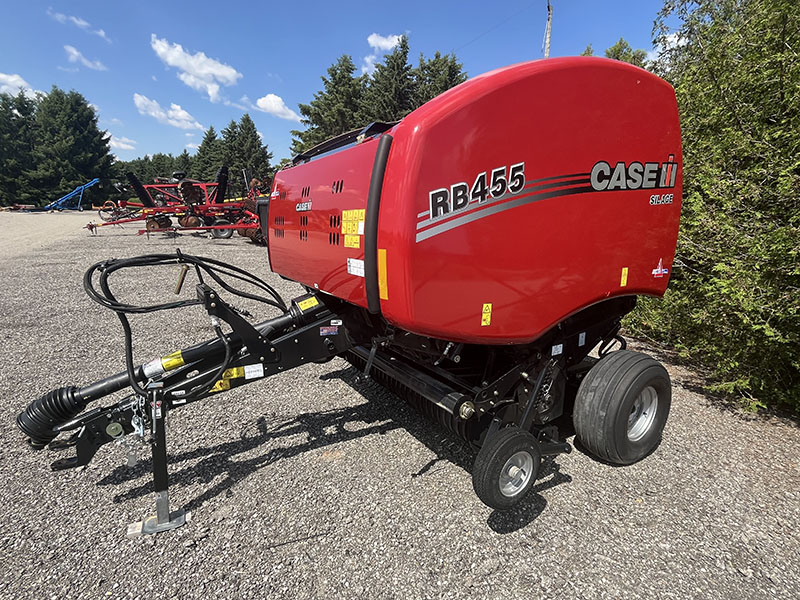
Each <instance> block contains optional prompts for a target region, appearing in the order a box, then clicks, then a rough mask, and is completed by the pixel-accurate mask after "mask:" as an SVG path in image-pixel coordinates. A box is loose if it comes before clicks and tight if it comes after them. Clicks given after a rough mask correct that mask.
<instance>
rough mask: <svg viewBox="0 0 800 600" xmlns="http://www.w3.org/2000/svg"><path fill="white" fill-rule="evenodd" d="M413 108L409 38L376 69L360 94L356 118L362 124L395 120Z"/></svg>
mask: <svg viewBox="0 0 800 600" xmlns="http://www.w3.org/2000/svg"><path fill="white" fill-rule="evenodd" d="M415 105H416V84H415V81H414V69H413V68H412V67H411V65H410V64H409V63H408V38H407V37H406V36H403V37H402V38H400V43H398V45H397V46H395V48H394V50H392V52H390V53H389V54H387V55H386V56H385V57H384V59H383V62H381V63H379V64H378V65H377V66H376V67H375V72H374V73H373V74H372V77H371V79H370V80H369V84H368V86H367V90H366V92H365V93H364V94H363V100H362V103H361V110H360V111H359V116H360V120H361V121H362V122H364V123H370V122H373V121H384V122H391V121H397V120H398V119H402V118H403V117H405V116H406V115H407V114H408V113H410V112H411V111H412V110H414V108H415Z"/></svg>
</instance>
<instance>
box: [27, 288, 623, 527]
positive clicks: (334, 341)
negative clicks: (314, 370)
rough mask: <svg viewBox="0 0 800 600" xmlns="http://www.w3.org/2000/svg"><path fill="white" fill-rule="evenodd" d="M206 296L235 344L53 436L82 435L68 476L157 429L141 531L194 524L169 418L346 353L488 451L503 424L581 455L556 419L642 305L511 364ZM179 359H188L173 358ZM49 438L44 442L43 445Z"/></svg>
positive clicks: (161, 366) (328, 303) (174, 363)
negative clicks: (468, 363) (173, 491)
mask: <svg viewBox="0 0 800 600" xmlns="http://www.w3.org/2000/svg"><path fill="white" fill-rule="evenodd" d="M196 291H197V297H198V300H199V301H200V303H201V304H202V305H203V307H204V308H205V310H206V312H207V313H208V315H209V317H210V318H211V319H212V323H215V322H218V321H224V322H225V323H227V324H228V325H229V326H230V328H231V332H230V333H228V334H224V339H215V340H211V341H207V342H204V343H201V344H197V345H195V346H192V347H189V348H186V349H184V350H182V351H180V353H173V354H172V355H168V356H167V357H163V358H162V359H160V360H157V361H152V362H150V363H146V364H144V365H141V366H139V367H137V368H135V369H133V371H132V373H133V376H134V377H135V379H136V381H137V383H138V384H139V385H140V386H144V388H145V389H146V395H141V394H140V395H137V394H134V395H131V396H128V397H126V398H124V399H123V400H122V401H120V402H118V403H116V404H113V405H110V406H105V407H98V408H94V409H91V410H88V411H87V412H84V413H83V414H81V415H79V416H77V417H75V418H71V419H69V420H67V421H66V422H62V423H59V424H56V426H55V427H54V434H53V436H50V439H51V440H52V438H53V437H54V436H55V435H56V434H57V433H63V432H70V431H71V432H74V433H73V434H72V436H71V437H70V438H68V439H66V440H63V441H62V440H53V441H50V443H49V448H50V449H51V450H65V449H68V448H72V447H75V449H76V450H75V456H73V457H70V458H66V459H60V460H57V461H55V462H54V463H53V464H52V468H53V470H64V469H69V468H74V467H79V466H82V465H86V464H88V463H89V462H90V461H91V459H92V458H93V457H94V455H95V454H96V452H97V450H98V449H99V448H100V446H102V445H104V444H106V443H109V442H112V441H115V440H118V439H119V438H121V437H122V436H124V435H127V434H131V433H134V432H136V433H139V434H140V435H143V434H144V433H145V431H146V430H148V429H149V430H150V432H151V445H152V453H153V482H154V489H155V492H156V515H155V516H154V517H151V518H150V519H147V520H145V521H142V522H141V523H140V524H139V525H140V527H139V528H138V529H137V532H138V533H139V534H141V533H156V532H159V531H164V530H167V529H170V528H173V527H177V526H179V525H180V524H182V522H183V518H184V517H183V515H182V514H181V513H180V511H176V512H175V513H170V511H169V499H168V487H169V480H168V473H167V453H166V435H165V429H164V421H165V418H166V414H167V412H169V411H171V410H175V409H176V408H179V407H180V406H183V405H187V404H190V403H193V402H196V401H199V400H202V399H204V398H207V397H209V396H211V395H214V394H217V393H220V392H222V391H226V390H229V389H233V388H236V387H240V386H242V385H246V384H248V383H252V382H254V381H258V380H260V379H263V378H266V377H269V376H270V375H274V374H276V373H280V372H283V371H286V370H289V369H292V368H294V367H297V366H299V365H302V364H305V363H308V362H321V361H324V360H327V359H330V358H332V357H334V356H337V355H346V357H347V358H348V360H350V361H351V362H353V363H354V364H356V365H357V366H359V367H360V368H362V369H363V370H364V372H365V374H366V375H367V376H374V377H376V378H377V379H378V380H379V381H381V382H382V383H388V384H389V386H390V387H391V388H392V389H393V390H395V391H400V392H408V393H410V394H411V396H412V397H413V398H411V399H409V398H407V399H409V401H410V402H411V403H412V404H414V403H415V402H416V403H417V405H418V406H420V407H421V408H422V411H423V412H427V413H428V414H429V415H430V416H434V417H435V419H436V420H438V421H439V422H440V423H441V424H443V425H445V426H446V427H448V428H449V429H451V430H452V431H453V432H455V433H457V434H458V435H460V436H462V437H464V438H466V439H467V440H468V441H470V442H471V443H473V444H474V445H476V446H480V445H481V444H482V443H483V442H484V440H485V439H487V438H488V437H491V436H492V435H493V433H494V432H496V431H497V430H499V429H500V428H502V427H505V426H508V425H515V426H518V427H520V428H522V429H524V430H527V431H531V432H532V433H533V434H534V436H535V437H536V439H537V441H538V444H539V450H540V453H541V454H542V455H553V454H558V453H564V452H569V451H570V450H571V447H570V446H569V444H567V443H565V442H562V441H560V439H559V432H558V429H557V428H556V427H555V426H554V425H553V423H552V422H553V421H554V420H555V419H556V418H558V417H559V416H560V415H561V414H562V413H563V411H564V402H565V395H566V391H565V390H566V388H567V385H568V384H570V385H575V382H576V381H578V380H579V379H580V378H581V377H582V376H583V374H585V373H586V372H587V371H588V369H589V368H590V367H591V364H592V360H591V359H587V355H588V353H589V351H590V350H591V349H592V348H594V347H596V346H597V345H598V344H600V345H601V348H606V349H607V348H608V347H609V345H610V344H612V343H613V342H614V340H617V339H620V338H619V336H618V332H619V328H620V321H621V319H622V317H623V316H624V315H625V314H626V313H627V312H629V311H630V310H632V309H633V307H634V306H635V298H634V297H629V298H616V299H612V300H607V301H605V302H601V303H599V304H597V305H595V306H593V307H589V308H588V309H585V310H583V311H581V312H579V313H577V314H576V315H573V316H572V317H570V318H568V319H566V320H564V321H562V322H561V323H559V324H558V325H557V326H556V327H554V328H553V329H552V330H551V331H549V332H548V333H546V334H545V335H543V336H541V337H540V338H539V339H538V340H537V341H536V342H534V343H533V344H529V345H525V346H520V347H518V348H515V349H512V350H511V352H512V358H508V357H506V358H505V359H504V360H505V361H506V362H505V363H504V362H503V360H500V359H497V357H496V356H495V354H494V352H495V349H494V348H492V347H486V346H472V347H470V346H468V345H465V344H456V343H454V342H445V341H442V340H429V339H428V338H419V337H418V336H414V335H413V334H410V333H408V332H403V331H396V330H393V329H392V328H391V327H390V326H389V325H388V324H387V323H386V322H385V321H383V320H382V319H381V318H380V317H378V316H375V315H371V314H370V313H369V312H368V311H366V310H364V309H360V308H357V307H355V306H352V305H350V304H346V303H342V302H340V301H338V300H336V299H335V298H331V297H328V296H324V295H319V294H312V293H309V294H306V295H304V296H301V297H299V298H296V299H295V300H294V301H292V303H291V306H290V307H289V310H288V311H287V312H286V313H285V314H283V315H281V316H279V317H276V318H274V319H270V320H268V321H264V322H262V323H260V324H258V325H252V324H250V323H249V322H248V321H247V320H246V319H244V318H243V317H242V316H241V314H240V313H239V311H237V310H236V309H234V308H232V307H231V306H230V305H228V304H227V303H226V302H224V301H223V300H222V299H221V298H220V297H219V295H218V294H217V293H216V292H215V291H214V290H213V289H212V288H211V287H209V286H208V285H206V284H204V283H200V284H198V285H197V286H196ZM221 335H222V334H221ZM434 348H438V349H441V348H443V350H438V349H437V350H434ZM421 350H425V351H426V352H427V353H428V355H427V358H428V360H421V359H420V351H421ZM470 351H472V352H486V353H489V357H490V358H488V359H487V360H488V362H489V363H491V365H490V366H487V367H486V370H485V372H484V374H486V373H489V372H492V371H493V372H494V373H495V374H496V375H495V376H494V377H493V379H492V380H491V381H481V382H480V384H479V385H476V384H475V381H474V380H473V381H471V380H469V379H465V378H464V376H463V374H462V373H463V370H464V369H463V366H462V368H461V370H459V367H458V363H459V362H460V358H461V356H462V355H466V354H468V353H469V352H470ZM506 351H507V352H508V350H506ZM176 355H177V356H178V357H179V359H177V360H171V361H167V359H168V358H169V357H170V356H172V357H174V356H176ZM154 364H155V366H154ZM509 365H510V366H509ZM467 370H469V367H468V368H467ZM217 377H219V379H217V380H216V381H214V379H215V378H217ZM212 383H213V385H211V384H212ZM129 385H131V380H130V378H129V374H128V372H127V371H125V372H122V373H118V374H116V375H113V376H111V377H109V378H107V379H104V380H101V381H98V382H96V383H93V384H91V385H89V386H86V387H84V388H68V389H67V388H65V390H67V393H64V394H62V393H61V392H63V391H64V390H55V391H53V392H50V393H49V394H46V395H45V396H43V397H42V398H41V399H39V400H38V401H35V402H34V403H32V404H31V406H30V407H29V408H28V409H27V410H28V411H31V410H34V411H41V410H42V407H44V406H45V405H46V402H45V399H46V401H47V402H51V403H52V402H54V401H55V400H54V398H60V397H61V396H64V397H66V398H67V400H68V401H69V402H71V403H72V404H71V406H74V407H78V409H82V408H83V407H85V406H86V405H87V404H88V403H89V402H90V401H93V400H97V399H99V398H102V397H104V396H107V395H109V394H111V393H114V392H117V391H120V390H123V389H125V388H126V387H128V386H129ZM139 389H141V387H140V388H139ZM198 390H200V391H198ZM37 402H38V403H40V404H39V405H38V406H37ZM65 402H66V401H65ZM77 412H78V410H75V411H74V412H73V414H75V413H77ZM23 414H24V413H23ZM53 414H55V412H54V413H53ZM23 430H24V428H23ZM56 432H57V433H56ZM46 443H47V442H46V441H45V442H41V441H39V442H38V443H37V444H33V445H34V447H35V448H41V447H43V446H44V444H46Z"/></svg>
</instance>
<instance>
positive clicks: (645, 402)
mask: <svg viewBox="0 0 800 600" xmlns="http://www.w3.org/2000/svg"><path fill="white" fill-rule="evenodd" d="M657 412H658V392H656V390H655V388H653V387H652V386H649V385H648V386H647V387H646V388H644V389H643V390H642V391H641V392H640V393H639V395H638V396H636V400H634V401H633V406H631V414H630V415H628V439H629V440H630V441H632V442H637V441H639V440H640V439H642V438H643V437H644V436H645V435H646V434H647V432H648V431H650V430H651V429H652V428H653V423H655V421H656V413H657Z"/></svg>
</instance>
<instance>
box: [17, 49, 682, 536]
mask: <svg viewBox="0 0 800 600" xmlns="http://www.w3.org/2000/svg"><path fill="white" fill-rule="evenodd" d="M680 205H681V141H680V127H679V122H678V111H677V105H676V101H675V94H674V91H673V89H672V88H671V87H670V85H669V84H667V83H666V82H665V81H663V80H661V79H659V78H658V77H656V76H655V75H653V74H652V73H649V72H647V71H645V70H643V69H639V68H637V67H633V66H631V65H628V64H626V63H622V62H617V61H612V60H606V59H599V58H564V59H549V60H545V61H534V62H530V63H524V64H519V65H514V66H511V67H506V68H503V69H499V70H497V71H493V72H490V73H487V74H485V75H481V76H479V77H475V78H473V79H471V80H469V81H467V82H465V83H463V84H461V85H459V86H457V87H455V88H453V89H451V90H450V91H448V92H446V93H444V94H442V95H440V96H439V97H437V98H435V99H433V100H432V101H430V102H428V103H427V104H425V105H424V106H422V107H421V108H419V109H417V110H415V111H413V112H412V113H410V114H409V115H408V116H406V117H405V118H404V119H402V120H401V121H399V122H397V123H373V124H372V125H369V126H368V127H365V128H364V129H361V130H357V131H353V132H349V133H346V134H343V135H341V136H339V137H337V138H334V139H332V140H329V141H328V142H325V143H323V144H321V145H320V146H318V147H316V148H314V149H312V150H310V151H308V152H305V153H303V154H301V155H299V156H297V157H295V159H294V161H293V163H292V165H291V166H289V167H288V168H285V169H283V170H282V171H280V172H278V173H277V175H276V176H275V180H274V183H273V188H272V193H271V194H270V196H269V198H265V199H261V200H259V204H258V211H259V217H260V223H261V227H262V230H263V234H264V237H265V239H266V241H267V244H268V255H269V261H270V266H271V268H272V270H273V271H274V272H275V273H277V274H279V275H281V276H282V277H284V278H287V279H291V280H294V281H296V282H298V283H300V284H302V285H303V286H305V288H306V290H307V291H308V293H307V294H306V295H304V296H302V297H300V298H298V299H295V300H294V301H293V302H292V303H291V304H290V305H289V306H288V307H287V306H286V305H284V304H283V303H282V301H281V300H280V299H279V298H277V296H276V295H274V294H272V295H271V297H270V303H271V304H272V305H274V306H277V307H279V308H280V309H281V310H282V311H283V312H284V314H283V315H282V316H280V317H277V318H275V319H270V320H267V321H264V322H262V323H259V324H257V325H250V324H249V322H247V321H246V320H245V319H243V318H242V317H241V315H239V314H238V312H237V311H236V310H233V309H231V308H230V307H229V305H228V304H227V303H226V302H224V301H223V300H222V297H220V296H219V295H218V293H217V291H216V289H212V288H211V287H210V283H209V282H208V281H206V280H204V281H202V282H201V283H199V284H198V286H197V300H195V301H194V303H201V304H202V305H203V306H204V307H205V308H206V310H207V311H208V312H209V315H210V316H211V318H212V323H216V325H217V326H219V325H220V322H225V323H227V324H228V326H229V327H230V329H231V332H230V334H227V335H226V334H224V333H221V332H219V331H218V339H217V340H213V341H210V342H207V343H205V344H200V345H198V346H193V347H191V348H187V349H185V350H183V351H181V352H178V353H172V354H170V355H167V356H165V357H162V358H161V359H156V361H151V362H150V363H146V364H144V365H141V366H139V367H136V366H134V363H133V361H132V359H131V357H130V343H129V335H128V334H129V329H126V335H128V344H127V346H128V352H127V363H128V366H127V369H126V372H123V373H120V374H118V375H116V376H114V377H112V378H109V380H104V381H102V382H97V383H95V384H92V385H91V386H88V387H87V388H69V391H68V392H66V391H64V390H63V389H62V390H55V391H54V392H51V393H50V394H48V395H46V396H44V397H43V398H41V399H39V400H37V401H35V402H34V403H32V404H31V406H30V407H29V408H28V409H27V411H25V412H23V413H22V414H21V415H20V417H19V419H18V422H19V425H20V427H21V428H22V430H23V431H24V432H25V433H26V434H28V436H29V437H30V438H31V440H32V443H33V445H34V446H35V447H44V446H45V445H47V444H50V443H51V440H53V439H54V438H55V437H56V436H57V435H58V433H59V432H61V431H65V430H75V429H77V428H78V427H83V429H81V430H79V431H78V433H77V434H74V435H73V438H75V439H74V441H75V443H76V444H77V446H78V457H77V458H76V459H68V460H72V463H70V465H69V466H75V465H77V464H85V462H88V459H85V458H82V456H84V457H85V456H89V459H90V458H91V455H92V454H93V453H94V451H96V448H97V447H98V446H99V445H101V444H102V443H105V442H106V441H109V440H110V439H111V438H113V437H114V436H111V435H110V434H107V432H106V437H103V435H104V434H103V432H102V431H99V433H96V434H95V435H94V437H91V436H87V440H88V439H89V438H91V440H92V441H91V444H90V443H89V441H87V440H83V441H82V440H81V435H80V432H81V431H85V430H86V429H87V427H86V426H87V424H88V423H91V422H94V421H93V419H95V420H96V414H98V413H95V414H92V411H90V412H89V413H87V414H88V417H83V420H82V417H81V416H79V413H80V412H81V411H82V410H83V408H84V407H85V406H86V404H87V403H88V402H89V401H91V400H94V399H96V398H98V397H101V396H103V395H106V394H108V393H110V392H111V391H117V390H120V389H123V388H125V387H127V386H130V387H132V388H133V390H134V393H133V395H132V396H131V398H133V400H130V399H129V400H128V402H129V403H130V402H134V403H135V406H136V408H135V410H134V409H130V408H129V407H128V408H126V407H127V405H124V404H118V405H116V406H115V407H109V408H107V409H103V410H106V411H117V412H114V413H113V415H114V416H113V417H110V416H109V415H110V414H111V413H106V412H103V410H101V411H100V412H101V413H102V414H103V416H104V418H107V419H111V420H112V421H113V422H115V423H119V427H120V430H119V435H122V434H123V433H127V432H128V431H134V432H135V431H136V430H137V428H136V426H134V425H130V423H129V421H130V419H131V418H132V416H131V414H129V413H130V412H131V410H133V412H134V413H135V414H134V415H133V416H136V417H137V418H138V419H140V420H142V422H144V423H145V424H148V425H151V424H152V430H153V432H154V435H155V434H156V432H157V431H158V427H157V426H156V425H157V424H158V423H159V419H161V417H160V416H158V415H156V410H155V408H154V407H155V406H156V405H157V406H158V407H159V409H158V410H159V411H163V412H166V410H167V409H172V408H174V407H175V406H177V405H181V404H184V403H187V402H189V401H194V400H199V399H201V398H203V397H206V396H208V395H212V394H215V393H219V392H221V391H224V389H229V388H231V387H235V386H237V385H243V384H245V383H250V382H252V381H255V380H257V379H261V378H263V377H267V376H269V375H271V374H273V373H276V372H279V371H281V370H285V369H287V368H292V367H294V366H297V365H299V364H303V363H305V362H309V361H311V360H315V361H319V360H324V359H327V358H330V357H332V356H335V355H343V356H345V357H346V358H347V359H348V360H349V361H350V362H352V363H353V364H354V365H356V366H357V367H358V368H359V369H361V370H363V371H364V373H365V374H366V375H368V376H371V377H373V378H375V379H376V380H377V381H379V382H381V383H383V384H384V385H386V386H387V387H389V388H390V389H392V390H394V391H397V392H398V393H400V394H401V395H402V396H404V397H405V398H406V399H407V400H408V401H409V402H411V403H412V404H414V405H415V406H416V407H418V408H419V409H420V410H421V411H422V412H423V413H425V414H427V415H429V416H431V417H432V418H434V419H435V420H437V421H438V422H440V423H441V424H442V425H444V426H445V427H447V428H449V429H450V430H452V431H453V432H454V433H456V434H458V435H460V436H462V437H464V438H465V439H467V440H468V441H469V442H470V443H472V444H473V445H474V446H475V447H476V448H479V451H478V453H477V457H476V460H475V467H474V469H473V485H474V488H475V491H476V493H477V495H478V496H479V497H480V499H481V500H482V501H483V502H485V503H486V504H487V505H489V506H491V507H494V508H496V509H508V508H511V507H513V506H514V505H516V504H517V503H518V502H519V501H520V500H521V499H522V498H523V497H524V496H525V495H526V494H527V493H528V492H529V491H530V489H531V487H532V486H533V483H534V481H535V480H536V477H537V474H538V470H539V465H540V462H541V458H542V456H546V455H555V454H558V453H562V452H569V451H570V448H571V447H570V445H569V444H568V443H566V442H565V441H564V438H563V434H564V433H565V432H567V431H569V430H570V429H571V428H572V427H573V426H574V429H575V432H576V433H577V437H578V438H579V439H580V441H581V442H582V444H583V446H584V447H585V448H586V449H587V450H589V451H590V452H591V453H592V454H594V455H596V456H597V457H599V458H601V459H603V460H606V461H609V462H612V463H616V464H629V463H632V462H635V461H637V460H639V459H641V458H643V457H644V456H646V455H647V454H648V453H650V452H651V451H652V450H653V449H655V447H656V446H657V445H658V443H659V441H660V439H661V433H662V430H663V427H664V424H665V421H666V419H667V415H668V412H669V407H670V381H669V376H668V375H667V372H666V370H665V369H664V367H663V366H662V365H660V364H659V363H658V362H656V361H655V360H653V359H652V358H650V357H648V356H646V355H643V354H640V353H636V352H630V351H627V350H625V342H624V340H623V339H622V338H621V337H620V335H619V330H620V322H621V319H622V318H623V317H624V316H625V315H626V314H627V313H628V312H630V311H631V310H632V309H633V308H634V306H635V304H636V297H637V296H638V295H640V294H646V295H651V296H661V295H663V294H664V291H665V289H666V286H667V282H668V279H669V274H670V271H671V268H672V261H673V256H674V252H675V244H676V240H677V233H678V225H679V218H680ZM145 259H147V257H142V258H141V259H139V261H140V262H141V261H145V262H146V260H145ZM128 260H129V261H135V260H136V259H128ZM149 260H150V263H148V264H153V261H161V262H160V263H159V264H170V263H172V264H174V263H175V262H183V263H190V264H192V265H194V267H195V269H196V270H197V272H198V274H200V273H201V271H202V272H205V270H206V269H210V270H211V271H214V270H215V269H218V268H220V267H219V263H216V266H215V265H214V264H209V262H207V261H208V259H201V258H199V257H187V256H185V255H180V254H179V255H178V256H174V255H163V256H160V257H159V258H158V259H155V258H152V257H151V258H150V259H149ZM127 266H138V264H117V265H116V267H115V266H113V264H112V265H111V266H109V263H108V262H106V263H99V265H95V267H93V268H95V272H92V271H91V270H90V272H89V273H87V280H88V281H89V284H87V285H88V287H87V290H89V291H90V295H91V296H92V297H93V299H95V300H97V301H99V302H101V303H104V304H105V305H107V306H109V307H110V308H112V309H113V310H115V311H116V312H117V313H118V315H120V318H121V319H122V320H123V324H124V323H125V318H124V314H125V313H127V312H133V310H132V307H130V306H129V305H121V304H120V303H118V302H116V300H115V299H113V300H111V299H109V294H106V293H105V291H106V290H107V286H106V287H104V288H103V289H104V293H102V294H100V293H98V292H96V291H94V288H93V287H92V283H91V282H92V281H93V277H95V276H97V275H98V274H99V275H100V277H101V280H102V278H103V277H106V276H107V274H108V273H107V271H108V270H109V269H112V270H113V269H119V268H123V267H127ZM206 279H208V278H206ZM213 279H214V282H216V283H219V281H217V279H216V278H213ZM258 281H259V282H260V283H257V284H254V285H261V284H264V282H262V281H261V280H258ZM101 284H103V281H101ZM264 285H266V284H264ZM220 286H222V284H220ZM222 287H223V289H224V291H227V292H231V290H230V289H229V288H228V287H225V286H222ZM267 288H268V286H267V287H266V288H262V289H267ZM111 298H113V296H111ZM165 306H166V305H165ZM170 307H172V306H170ZM226 340H227V341H226ZM593 349H597V350H598V351H597V353H596V354H597V356H596V357H593V356H590V352H591V351H592V350H593ZM176 355H177V356H179V357H180V360H177V361H176V360H174V357H175V356H176ZM170 357H173V358H170ZM148 365H149V366H148ZM246 372H249V373H250V374H251V375H252V376H250V377H246V376H245V375H244V374H245V373H246ZM187 373H188V374H189V375H188V376H187ZM253 374H254V375H253ZM112 388H113V389H112ZM95 410H98V409H95ZM136 411H138V412H136ZM570 416H571V422H570V420H569V417H570ZM86 419H88V421H87V420H86ZM105 422H106V421H104V423H105ZM65 423H66V424H65ZM137 423H138V421H137ZM564 425H566V427H564ZM560 426H561V427H562V429H561V432H559V427H560ZM140 429H141V428H140ZM114 430H115V431H117V428H114ZM106 438H108V439H106ZM81 444H83V446H84V448H88V447H90V446H91V448H90V449H91V452H89V451H87V450H85V449H84V452H83V454H82V453H81ZM51 445H52V444H51ZM157 447H158V444H156V446H154V452H155V448H157ZM154 456H155V455H154ZM164 460H165V459H164ZM165 478H166V464H165V462H164V466H163V478H162V479H161V483H160V484H159V478H158V477H157V478H156V489H157V491H158V490H159V488H163V491H164V493H166V492H165V490H166V483H165V481H166V479H165ZM158 498H159V497H158V496H157V502H158ZM161 514H162V517H164V514H165V513H164V510H163V506H162V510H161ZM161 521H163V522H164V523H168V522H169V519H167V517H164V518H163V519H161Z"/></svg>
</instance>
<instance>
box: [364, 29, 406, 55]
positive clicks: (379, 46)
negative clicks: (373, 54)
mask: <svg viewBox="0 0 800 600" xmlns="http://www.w3.org/2000/svg"><path fill="white" fill-rule="evenodd" d="M367 43H368V44H369V45H370V46H371V47H372V48H374V49H375V50H383V51H384V52H388V51H389V50H391V49H392V48H394V47H395V46H397V44H399V43H400V36H399V35H385V36H384V35H379V34H377V33H371V34H370V35H369V37H368V38H367Z"/></svg>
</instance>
